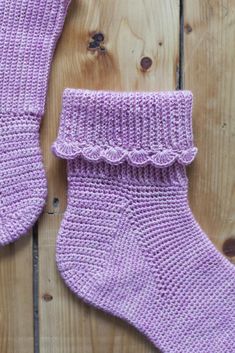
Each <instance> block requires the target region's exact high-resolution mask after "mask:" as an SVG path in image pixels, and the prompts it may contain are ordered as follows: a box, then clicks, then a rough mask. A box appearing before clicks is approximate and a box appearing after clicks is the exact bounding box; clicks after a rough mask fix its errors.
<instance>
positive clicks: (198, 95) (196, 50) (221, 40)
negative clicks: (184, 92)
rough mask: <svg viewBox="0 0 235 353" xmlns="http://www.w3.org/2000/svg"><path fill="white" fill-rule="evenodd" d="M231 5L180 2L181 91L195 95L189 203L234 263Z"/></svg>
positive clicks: (234, 26)
mask: <svg viewBox="0 0 235 353" xmlns="http://www.w3.org/2000/svg"><path fill="white" fill-rule="evenodd" d="M234 21H235V2H234V1H232V0H231V1H206V2H204V1H195V0H186V1H185V23H184V26H185V46H184V51H185V63H184V78H185V87H186V88H187V89H191V90H192V91H193V93H194V97H195V98H194V110H193V122H194V136H195V142H196V145H197V146H198V149H199V153H198V157H197V159H196V161H195V163H194V164H193V166H192V168H191V169H190V184H191V189H190V200H191V206H192V209H193V211H194V214H195V216H196V218H197V220H198V221H199V223H200V225H201V226H202V227H203V229H204V230H205V231H206V233H207V234H208V236H209V237H210V239H211V240H212V241H213V242H214V243H215V244H216V246H217V247H218V249H219V250H221V251H224V252H225V253H226V254H228V255H230V256H229V258H230V259H231V260H233V261H234V262H235V62H234V57H235V46H234V45H230V44H229V43H230V42H231V43H232V42H233V41H234V38H235V22H234Z"/></svg>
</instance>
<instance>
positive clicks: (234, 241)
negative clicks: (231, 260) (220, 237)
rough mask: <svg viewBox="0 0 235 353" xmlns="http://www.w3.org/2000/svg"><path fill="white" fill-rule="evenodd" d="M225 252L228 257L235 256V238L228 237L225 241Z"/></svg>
mask: <svg viewBox="0 0 235 353" xmlns="http://www.w3.org/2000/svg"><path fill="white" fill-rule="evenodd" d="M223 253H224V254H225V255H226V256H228V257H233V256H235V238H230V239H227V240H226V241H225V242H224V244H223Z"/></svg>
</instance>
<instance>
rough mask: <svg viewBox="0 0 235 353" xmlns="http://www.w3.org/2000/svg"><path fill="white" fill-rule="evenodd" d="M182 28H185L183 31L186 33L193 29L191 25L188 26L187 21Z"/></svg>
mask: <svg viewBox="0 0 235 353" xmlns="http://www.w3.org/2000/svg"><path fill="white" fill-rule="evenodd" d="M184 29H185V32H186V33H187V34H189V33H191V32H192V31H193V29H192V27H191V26H190V24H189V23H187V24H186V25H185V26H184Z"/></svg>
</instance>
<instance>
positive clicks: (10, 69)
mask: <svg viewBox="0 0 235 353" xmlns="http://www.w3.org/2000/svg"><path fill="white" fill-rule="evenodd" d="M69 2H70V0H27V1H25V0H1V1H0V43H1V50H0V82H1V85H0V104H1V108H0V112H1V113H3V114H4V113H6V112H15V113H16V112H17V113H22V114H23V113H25V112H30V113H34V114H35V115H38V116H39V118H40V116H41V115H42V114H43V112H44V105H45V98H46V91H47V81H48V74H49V69H50V64H51V60H52V55H53V52H54V48H55V45H56V42H57V39H58V37H59V35H60V33H61V30H62V27H63V23H64V19H65V15H66V12H67V7H68V5H69Z"/></svg>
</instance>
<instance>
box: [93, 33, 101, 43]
mask: <svg viewBox="0 0 235 353" xmlns="http://www.w3.org/2000/svg"><path fill="white" fill-rule="evenodd" d="M92 39H94V40H95V41H96V42H103V41H104V35H103V33H101V32H97V33H95V34H94V35H93V36H92Z"/></svg>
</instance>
